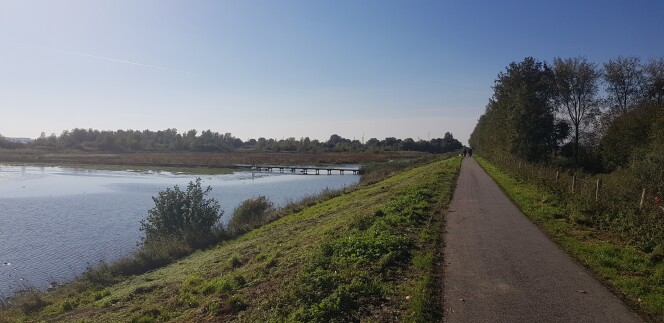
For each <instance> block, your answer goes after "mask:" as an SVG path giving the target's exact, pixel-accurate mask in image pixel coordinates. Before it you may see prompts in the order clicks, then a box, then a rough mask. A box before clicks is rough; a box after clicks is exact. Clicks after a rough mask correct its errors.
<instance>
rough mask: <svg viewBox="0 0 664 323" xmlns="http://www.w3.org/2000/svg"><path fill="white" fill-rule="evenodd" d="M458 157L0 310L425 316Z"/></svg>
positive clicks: (212, 316) (64, 314)
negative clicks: (160, 262) (179, 254)
mask: <svg viewBox="0 0 664 323" xmlns="http://www.w3.org/2000/svg"><path fill="white" fill-rule="evenodd" d="M459 165H460V159H459V158H450V159H446V160H441V161H436V162H433V163H430V164H427V165H425V166H421V167H417V168H414V169H411V170H408V171H405V172H402V173H399V174H396V175H394V176H392V177H390V178H388V179H386V180H383V181H379V182H376V183H374V184H371V185H366V186H361V187H360V188H358V189H356V190H354V191H349V192H346V194H343V195H341V196H338V197H335V198H333V199H330V200H327V201H325V202H322V203H319V204H317V205H314V206H312V207H309V208H306V209H304V210H302V211H300V212H297V213H294V214H291V215H287V216H285V217H283V218H281V219H279V220H277V221H275V222H272V223H270V224H267V225H265V226H263V227H260V228H258V229H255V230H253V231H251V232H249V233H247V234H245V235H243V236H241V237H239V238H236V239H234V240H230V241H226V242H223V243H221V244H219V245H217V246H215V247H213V248H211V249H208V250H203V251H197V252H195V253H194V254H192V255H191V256H189V257H186V258H184V259H182V260H180V261H178V262H176V263H173V264H171V265H169V266H166V267H163V268H160V269H158V270H154V271H151V272H148V273H146V274H142V275H137V276H130V277H126V278H125V279H123V280H122V281H121V282H119V283H117V284H114V285H110V286H99V285H92V284H90V283H84V282H74V283H71V284H68V285H65V286H63V287H61V288H59V289H57V290H56V291H54V292H51V293H47V294H26V295H24V297H23V301H22V303H17V304H15V305H14V306H13V307H10V308H5V309H3V310H0V321H3V320H5V321H42V320H46V321H51V320H57V321H76V322H86V321H87V322H100V321H101V322H115V321H134V322H150V321H165V320H174V321H185V322H190V321H219V320H222V321H244V322H256V321H284V320H286V321H312V322H328V321H357V320H362V321H367V320H371V321H420V322H426V321H435V320H439V319H440V317H441V313H440V308H439V305H440V298H439V297H440V295H439V292H440V291H439V277H438V276H437V275H438V272H439V270H438V269H439V268H438V261H439V255H440V254H439V251H440V243H441V235H442V225H443V211H444V209H445V207H446V205H447V204H448V202H449V201H450V199H451V196H452V191H453V187H454V184H455V182H456V176H457V173H458V168H459Z"/></svg>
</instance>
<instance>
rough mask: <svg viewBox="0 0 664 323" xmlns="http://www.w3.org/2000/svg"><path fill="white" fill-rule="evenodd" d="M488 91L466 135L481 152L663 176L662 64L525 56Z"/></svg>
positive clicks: (663, 61)
mask: <svg viewBox="0 0 664 323" xmlns="http://www.w3.org/2000/svg"><path fill="white" fill-rule="evenodd" d="M493 89H494V93H493V96H492V97H491V99H490V100H489V103H488V104H487V106H486V110H485V113H484V114H483V115H482V116H481V117H480V118H479V120H478V123H477V125H476V126H475V129H474V130H473V133H472V134H471V136H470V144H471V146H472V147H473V148H474V149H475V150H476V151H478V152H479V153H482V154H486V155H489V156H498V155H511V156H515V157H518V158H521V159H524V160H527V161H530V162H540V163H548V164H557V165H559V166H562V167H569V168H577V167H578V168H584V169H586V170H588V171H591V172H612V171H614V170H616V169H618V168H625V167H632V168H643V169H642V170H641V171H645V172H652V173H660V172H661V170H660V169H658V168H661V165H664V152H663V150H662V148H664V147H663V144H664V133H663V131H662V129H663V128H664V127H662V125H664V113H662V112H664V58H654V59H649V60H647V61H645V62H643V61H642V60H641V59H640V58H638V57H633V56H631V57H622V56H621V57H618V58H615V59H611V60H609V61H608V62H606V63H603V64H601V65H598V64H595V63H593V62H590V61H589V60H588V59H586V58H585V57H573V58H555V59H554V60H553V63H552V64H549V63H547V62H542V61H539V60H537V59H535V58H533V57H527V58H525V59H524V60H523V61H521V62H512V63H510V64H509V65H508V66H507V67H506V69H505V71H502V72H500V73H499V74H498V77H497V78H496V80H495V83H494V86H493ZM644 161H649V162H648V165H644ZM658 162H659V164H657V163H658ZM658 165H659V166H658Z"/></svg>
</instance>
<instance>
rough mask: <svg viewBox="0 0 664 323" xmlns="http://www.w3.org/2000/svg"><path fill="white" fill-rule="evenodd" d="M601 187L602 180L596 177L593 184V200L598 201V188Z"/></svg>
mask: <svg viewBox="0 0 664 323" xmlns="http://www.w3.org/2000/svg"><path fill="white" fill-rule="evenodd" d="M600 187H602V180H601V179H598V180H597V184H596V185H595V202H597V201H599V189H600Z"/></svg>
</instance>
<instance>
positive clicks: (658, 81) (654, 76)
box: [644, 57, 664, 104]
mask: <svg viewBox="0 0 664 323" xmlns="http://www.w3.org/2000/svg"><path fill="white" fill-rule="evenodd" d="M644 71H645V88H646V90H645V92H646V96H647V98H648V100H650V101H653V102H655V103H657V104H663V103H664V57H660V58H653V59H650V61H649V62H648V64H646V66H645V67H644Z"/></svg>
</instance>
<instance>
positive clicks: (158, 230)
mask: <svg viewBox="0 0 664 323" xmlns="http://www.w3.org/2000/svg"><path fill="white" fill-rule="evenodd" d="M210 190H211V188H210V187H208V188H207V189H205V190H203V189H202V188H201V179H200V178H197V179H196V181H195V182H189V185H187V190H186V191H182V190H180V188H179V187H178V186H177V185H176V186H175V187H174V188H172V189H171V188H167V189H166V190H165V191H161V192H159V195H158V196H156V197H153V198H152V200H153V201H154V208H152V209H150V210H149V211H148V216H147V218H146V219H145V220H143V221H141V230H143V231H145V238H144V241H143V242H144V243H145V244H149V243H150V242H152V241H153V240H161V239H163V238H167V239H171V238H173V237H176V238H184V239H185V241H186V242H187V243H189V244H190V245H192V246H200V245H205V244H206V243H207V242H209V241H210V240H211V239H212V238H213V237H214V235H215V229H218V228H219V227H218V222H219V219H220V218H221V216H222V215H223V211H222V210H220V206H219V202H217V200H215V199H214V198H209V199H208V198H206V197H205V196H206V195H207V194H208V193H209V192H210Z"/></svg>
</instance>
